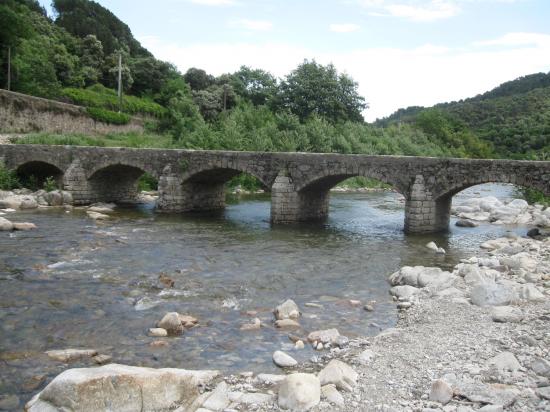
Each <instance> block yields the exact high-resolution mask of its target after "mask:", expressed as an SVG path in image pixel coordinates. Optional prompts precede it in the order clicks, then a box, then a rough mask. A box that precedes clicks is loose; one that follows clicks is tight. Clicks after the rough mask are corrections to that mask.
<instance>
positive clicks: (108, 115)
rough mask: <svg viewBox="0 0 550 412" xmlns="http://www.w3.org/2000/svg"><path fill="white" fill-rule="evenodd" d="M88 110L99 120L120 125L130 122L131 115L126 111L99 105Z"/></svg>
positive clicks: (92, 116) (93, 117) (91, 115)
mask: <svg viewBox="0 0 550 412" xmlns="http://www.w3.org/2000/svg"><path fill="white" fill-rule="evenodd" d="M86 111H87V112H88V114H89V115H90V117H91V118H92V119H94V120H97V121H99V122H103V123H110V124H118V125H123V124H128V123H129V122H130V116H128V115H127V114H124V113H117V112H112V111H110V110H105V109H100V108H97V107H88V108H87V109H86Z"/></svg>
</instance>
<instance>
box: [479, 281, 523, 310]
mask: <svg viewBox="0 0 550 412" xmlns="http://www.w3.org/2000/svg"><path fill="white" fill-rule="evenodd" d="M516 297H517V295H516V293H515V292H514V290H513V289H512V288H510V287H509V286H506V285H501V284H498V283H479V284H477V285H475V286H474V287H473V288H472V291H471V292H470V299H471V300H472V303H473V304H474V305H477V306H505V305H508V304H510V302H512V301H513V300H514V299H516Z"/></svg>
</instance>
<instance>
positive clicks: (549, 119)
mask: <svg viewBox="0 0 550 412" xmlns="http://www.w3.org/2000/svg"><path fill="white" fill-rule="evenodd" d="M428 116H431V117H440V118H444V119H446V121H448V122H450V123H458V124H462V126H463V127H464V128H466V129H467V130H469V131H470V132H471V133H473V134H474V135H476V136H477V137H479V138H480V139H482V140H483V141H486V142H488V143H490V144H491V145H493V147H494V150H495V152H496V154H497V155H499V156H501V157H511V158H525V157H529V158H539V159H548V157H549V156H550V73H547V74H545V73H536V74H531V75H528V76H524V77H520V78H518V79H516V80H512V81H509V82H506V83H503V84H501V85H500V86H498V87H496V88H494V89H493V90H491V91H488V92H486V93H483V94H480V95H478V96H475V97H472V98H469V99H465V100H461V101H458V102H451V103H442V104H438V105H435V106H434V107H432V108H423V107H409V108H406V109H400V110H398V111H397V112H395V113H394V114H392V115H391V116H389V117H387V118H385V119H382V120H379V121H377V123H376V124H377V125H379V126H388V125H390V124H396V123H406V124H411V125H419V126H421V125H422V123H423V121H424V118H425V117H428Z"/></svg>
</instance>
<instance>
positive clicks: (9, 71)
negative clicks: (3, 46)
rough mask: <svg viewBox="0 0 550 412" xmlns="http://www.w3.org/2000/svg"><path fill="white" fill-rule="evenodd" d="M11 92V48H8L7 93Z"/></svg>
mask: <svg viewBox="0 0 550 412" xmlns="http://www.w3.org/2000/svg"><path fill="white" fill-rule="evenodd" d="M10 90H11V46H8V91H10Z"/></svg>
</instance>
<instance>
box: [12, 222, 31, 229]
mask: <svg viewBox="0 0 550 412" xmlns="http://www.w3.org/2000/svg"><path fill="white" fill-rule="evenodd" d="M13 229H14V230H32V229H36V225H35V224H34V223H30V222H13Z"/></svg>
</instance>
